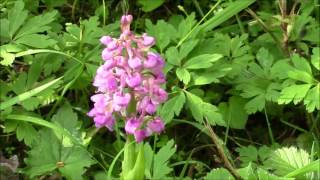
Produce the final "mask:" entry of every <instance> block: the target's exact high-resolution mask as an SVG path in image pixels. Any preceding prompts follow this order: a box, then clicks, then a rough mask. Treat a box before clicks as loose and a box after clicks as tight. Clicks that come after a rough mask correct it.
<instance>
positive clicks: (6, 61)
mask: <svg viewBox="0 0 320 180" xmlns="http://www.w3.org/2000/svg"><path fill="white" fill-rule="evenodd" d="M0 53H1V55H0V57H2V60H1V61H0V64H1V65H4V66H10V65H12V63H13V61H14V59H15V56H14V54H12V53H8V52H6V51H4V50H2V49H0Z"/></svg>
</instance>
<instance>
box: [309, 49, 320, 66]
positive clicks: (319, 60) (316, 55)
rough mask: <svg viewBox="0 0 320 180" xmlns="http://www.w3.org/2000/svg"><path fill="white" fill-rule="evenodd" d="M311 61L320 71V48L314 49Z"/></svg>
mask: <svg viewBox="0 0 320 180" xmlns="http://www.w3.org/2000/svg"><path fill="white" fill-rule="evenodd" d="M311 63H312V65H313V66H314V67H315V68H316V69H317V70H319V71H320V48H313V49H312V56H311Z"/></svg>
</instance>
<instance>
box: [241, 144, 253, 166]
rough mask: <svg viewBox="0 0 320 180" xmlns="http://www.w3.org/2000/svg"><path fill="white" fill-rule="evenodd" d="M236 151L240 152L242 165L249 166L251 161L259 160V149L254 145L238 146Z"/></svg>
mask: <svg viewBox="0 0 320 180" xmlns="http://www.w3.org/2000/svg"><path fill="white" fill-rule="evenodd" d="M236 151H237V152H239V156H240V158H239V159H240V160H241V162H242V166H247V165H248V164H249V163H250V162H257V161H258V150H257V148H255V147H254V146H252V145H249V146H247V147H240V148H236Z"/></svg>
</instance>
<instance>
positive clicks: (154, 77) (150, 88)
mask: <svg viewBox="0 0 320 180" xmlns="http://www.w3.org/2000/svg"><path fill="white" fill-rule="evenodd" d="M132 19H133V18H132V16H131V15H124V16H122V18H121V31H122V32H121V35H120V37H119V38H112V37H110V36H102V37H101V38H100V42H101V43H102V44H103V45H104V46H105V48H104V49H103V51H102V54H101V56H102V59H103V60H104V61H105V62H104V64H103V65H102V66H100V67H99V68H98V69H97V73H96V76H95V78H94V81H93V85H94V86H95V87H96V88H97V94H95V95H93V96H92V97H91V101H92V102H93V108H92V109H91V110H90V111H89V112H88V116H90V117H92V118H93V121H94V124H95V126H96V127H98V128H100V127H106V128H108V129H109V130H110V131H112V130H113V126H114V123H115V118H114V115H115V113H116V114H117V116H119V117H120V118H122V119H126V124H125V131H126V133H127V134H128V135H134V137H135V139H136V141H137V142H141V141H143V140H144V139H145V138H146V137H149V136H151V135H152V134H153V133H157V134H159V133H160V132H162V131H163V130H164V123H163V122H162V120H161V119H160V118H158V117H157V118H154V119H153V120H151V121H149V120H148V119H150V118H153V114H155V113H156V111H157V107H158V106H159V104H161V103H163V102H164V101H166V99H167V96H168V95H167V93H166V91H165V90H164V89H162V88H161V86H162V85H163V84H164V83H165V82H166V80H165V75H164V73H163V67H164V60H163V59H162V58H161V56H160V55H159V54H158V53H155V52H151V51H150V50H149V49H150V48H151V46H153V45H154V44H155V39H154V37H151V36H149V35H147V34H146V33H143V34H142V36H137V35H135V34H134V33H133V32H132V31H130V24H131V22H132ZM129 103H135V104H134V105H135V106H136V111H137V112H131V111H129V108H127V107H128V105H129ZM128 111H129V112H128ZM146 116H147V118H146Z"/></svg>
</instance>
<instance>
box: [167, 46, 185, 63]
mask: <svg viewBox="0 0 320 180" xmlns="http://www.w3.org/2000/svg"><path fill="white" fill-rule="evenodd" d="M166 58H167V61H168V62H169V63H170V64H173V65H176V66H180V61H181V59H180V57H179V52H178V49H177V48H176V47H170V48H169V49H168V50H167V51H166Z"/></svg>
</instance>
